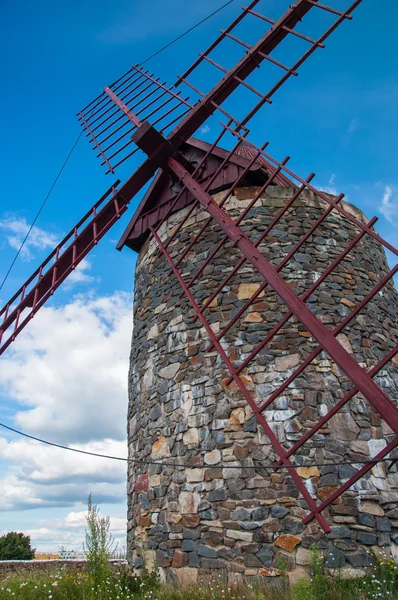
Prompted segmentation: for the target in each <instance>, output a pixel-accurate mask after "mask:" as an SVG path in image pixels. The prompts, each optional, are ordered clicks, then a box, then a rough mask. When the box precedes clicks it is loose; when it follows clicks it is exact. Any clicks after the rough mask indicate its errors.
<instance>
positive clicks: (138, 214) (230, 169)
mask: <svg viewBox="0 0 398 600" xmlns="http://www.w3.org/2000/svg"><path fill="white" fill-rule="evenodd" d="M210 149H211V144H209V143H207V142H204V141H202V140H199V139H197V138H189V140H188V141H187V142H185V143H184V144H183V145H182V147H181V148H180V152H181V153H182V154H183V155H184V156H185V157H186V158H187V159H188V160H189V161H191V162H193V163H194V164H195V162H196V163H197V164H199V162H200V161H201V159H202V158H203V156H204V154H205V153H206V152H208V151H209V150H210ZM228 154H229V151H228V150H224V149H223V148H220V147H218V146H216V147H215V148H213V150H212V151H211V153H210V155H209V156H208V157H207V159H206V163H205V167H204V171H203V172H202V173H201V180H202V181H204V182H206V179H207V178H209V179H210V177H211V176H212V175H213V173H214V172H215V170H216V169H217V167H218V166H219V165H220V163H221V162H222V161H223V160H225V159H226V158H227V157H228ZM255 155H256V152H255V151H254V150H253V148H252V147H251V146H249V145H248V144H244V143H243V144H241V145H240V146H239V148H238V149H237V151H236V152H235V153H234V154H233V155H232V156H231V157H230V158H229V160H228V163H227V166H226V167H225V168H223V169H221V171H220V173H219V174H218V176H217V177H216V178H215V180H214V181H213V182H212V186H211V188H210V190H209V191H210V192H211V193H215V192H217V191H220V190H222V189H227V188H228V187H230V186H231V185H233V183H234V182H235V181H236V179H237V177H238V176H239V175H240V174H241V172H242V171H243V170H244V169H245V168H246V167H247V166H248V165H249V164H250V162H251V161H252V160H253V158H254V157H255ZM275 171H276V167H275V166H274V165H272V164H271V163H270V162H268V161H267V160H266V159H265V158H263V157H262V156H261V157H259V158H258V159H257V160H256V161H255V162H254V163H253V164H252V165H251V167H250V169H249V171H248V173H247V174H246V176H245V177H244V179H243V180H242V185H262V184H263V183H264V182H265V181H266V180H267V179H268V178H269V177H270V176H271V175H273V174H274V173H275ZM274 185H280V186H283V187H291V186H294V183H293V182H292V181H291V180H290V179H289V178H288V177H286V176H285V175H283V173H281V172H279V173H277V174H276V175H275V178H274ZM177 193H178V191H177V190H176V187H175V182H173V181H172V180H171V178H170V176H169V175H168V174H167V173H165V172H164V171H161V170H159V171H158V172H157V174H156V175H155V177H154V179H153V181H152V184H151V185H150V187H149V189H148V190H147V192H146V194H145V196H144V197H143V199H142V200H141V202H140V204H139V206H138V208H137V210H136V211H135V213H134V215H133V217H132V219H131V220H130V222H129V224H128V226H127V227H126V229H125V231H124V233H123V235H122V237H121V238H120V240H119V242H118V244H117V249H118V250H121V249H122V248H123V246H128V247H129V248H131V249H132V250H135V251H136V252H139V250H140V248H141V246H142V244H143V243H144V242H145V240H146V239H147V237H148V235H149V232H150V227H155V226H156V224H157V223H158V222H159V221H160V220H161V219H162V218H163V217H164V216H165V215H166V214H167V211H168V210H169V208H170V204H171V202H172V201H173V199H174V198H175V197H176V195H177ZM193 201H194V198H193V196H192V195H191V194H189V193H188V191H187V190H185V191H184V192H183V193H182V194H181V197H180V199H179V201H178V202H177V203H176V205H175V207H174V211H173V212H176V211H178V210H181V209H182V208H185V206H188V205H189V204H191V203H192V202H193Z"/></svg>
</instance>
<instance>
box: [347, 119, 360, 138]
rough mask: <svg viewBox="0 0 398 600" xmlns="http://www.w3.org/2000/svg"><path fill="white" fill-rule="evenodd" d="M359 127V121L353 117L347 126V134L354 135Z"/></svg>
mask: <svg viewBox="0 0 398 600" xmlns="http://www.w3.org/2000/svg"><path fill="white" fill-rule="evenodd" d="M357 128H358V121H357V120H356V119H351V121H350V124H349V125H348V127H347V135H352V134H353V133H354V131H355V130H356V129H357Z"/></svg>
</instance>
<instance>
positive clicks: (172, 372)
mask: <svg viewBox="0 0 398 600" xmlns="http://www.w3.org/2000/svg"><path fill="white" fill-rule="evenodd" d="M180 366H181V365H180V363H173V364H171V365H167V367H163V368H162V369H160V371H159V377H162V378H163V379H174V377H175V376H176V375H177V373H178V371H179V368H180Z"/></svg>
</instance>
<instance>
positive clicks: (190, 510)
mask: <svg viewBox="0 0 398 600" xmlns="http://www.w3.org/2000/svg"><path fill="white" fill-rule="evenodd" d="M199 503H200V495H199V494H198V493H197V492H181V493H180V496H179V507H180V512H181V514H183V515H186V514H195V513H196V512H197V510H198V507H199Z"/></svg>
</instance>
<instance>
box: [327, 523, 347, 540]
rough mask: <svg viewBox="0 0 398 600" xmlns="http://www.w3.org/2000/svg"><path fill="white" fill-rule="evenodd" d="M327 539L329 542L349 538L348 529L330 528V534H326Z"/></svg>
mask: <svg viewBox="0 0 398 600" xmlns="http://www.w3.org/2000/svg"><path fill="white" fill-rule="evenodd" d="M328 538H329V539H330V540H339V539H344V538H351V531H350V529H349V528H348V527H344V526H343V525H341V526H337V527H332V531H331V533H328Z"/></svg>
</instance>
